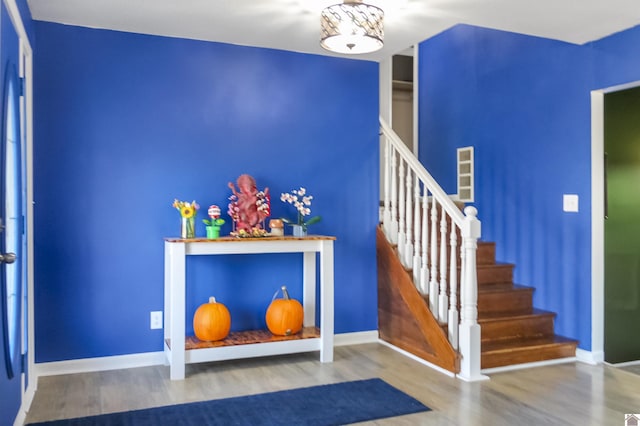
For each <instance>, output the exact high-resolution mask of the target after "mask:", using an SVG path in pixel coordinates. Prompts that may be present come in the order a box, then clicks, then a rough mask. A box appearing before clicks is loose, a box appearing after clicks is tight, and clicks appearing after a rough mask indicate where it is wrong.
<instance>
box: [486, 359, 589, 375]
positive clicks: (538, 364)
mask: <svg viewBox="0 0 640 426" xmlns="http://www.w3.org/2000/svg"><path fill="white" fill-rule="evenodd" d="M576 361H578V359H577V358H576V357H574V356H572V357H568V358H558V359H549V360H547V361H536V362H525V363H522V364H514V365H505V366H504V367H494V368H483V369H482V374H493V373H504V372H506V371H515V370H523V369H525V368H534V367H545V366H548V365H557V364H567V363H569V362H576Z"/></svg>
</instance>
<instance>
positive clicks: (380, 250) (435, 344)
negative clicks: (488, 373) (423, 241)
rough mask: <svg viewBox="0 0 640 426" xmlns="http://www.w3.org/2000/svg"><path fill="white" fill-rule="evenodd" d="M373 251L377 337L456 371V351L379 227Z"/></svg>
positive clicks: (458, 365)
mask: <svg viewBox="0 0 640 426" xmlns="http://www.w3.org/2000/svg"><path fill="white" fill-rule="evenodd" d="M376 253H377V257H378V261H377V265H378V330H379V333H380V338H381V339H382V340H384V341H386V342H389V343H391V344H392V345H394V346H397V347H399V348H401V349H403V350H405V351H407V352H410V353H412V354H414V355H416V356H418V357H420V358H422V359H424V360H426V361H428V362H430V363H432V364H435V365H437V366H439V367H441V368H443V369H445V370H447V371H450V372H452V373H458V372H459V371H460V354H459V353H458V352H457V351H456V350H455V349H454V348H453V347H452V346H451V344H450V343H449V341H448V339H447V336H446V335H445V333H444V331H443V330H442V328H441V327H440V324H439V323H438V321H437V320H436V319H435V317H434V316H433V314H432V313H431V311H430V309H429V307H428V305H427V303H426V302H425V300H424V298H423V297H422V295H421V294H420V293H419V292H418V290H417V289H416V287H415V285H414V284H413V280H412V278H411V276H410V275H409V273H407V271H406V270H405V268H404V267H403V265H402V263H401V262H400V259H399V258H398V256H397V255H396V253H395V251H394V249H393V247H392V246H391V244H390V243H389V242H388V241H387V238H386V237H385V235H384V233H383V232H382V230H381V229H380V227H378V228H377V230H376Z"/></svg>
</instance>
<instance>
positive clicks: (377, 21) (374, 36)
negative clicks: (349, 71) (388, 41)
mask: <svg viewBox="0 0 640 426" xmlns="http://www.w3.org/2000/svg"><path fill="white" fill-rule="evenodd" d="M320 32H321V34H320V36H321V38H320V45H321V46H322V47H324V48H325V49H327V50H329V51H331V52H336V53H346V54H359V53H371V52H375V51H376V50H379V49H381V48H382V45H383V43H384V12H383V10H382V9H380V8H379V7H376V6H371V5H369V4H365V3H363V2H362V0H344V3H340V4H334V5H333V6H329V7H327V8H325V9H324V10H323V11H322V14H321V15H320Z"/></svg>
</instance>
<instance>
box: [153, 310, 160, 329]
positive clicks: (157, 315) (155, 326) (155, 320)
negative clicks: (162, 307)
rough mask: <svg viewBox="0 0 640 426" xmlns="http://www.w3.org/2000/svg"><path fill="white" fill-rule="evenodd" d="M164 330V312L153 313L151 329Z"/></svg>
mask: <svg viewBox="0 0 640 426" xmlns="http://www.w3.org/2000/svg"><path fill="white" fill-rule="evenodd" d="M158 328H162V311H152V312H151V329H152V330H156V329H158Z"/></svg>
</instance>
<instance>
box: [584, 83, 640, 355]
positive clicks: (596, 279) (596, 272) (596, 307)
mask: <svg viewBox="0 0 640 426" xmlns="http://www.w3.org/2000/svg"><path fill="white" fill-rule="evenodd" d="M639 86H640V81H635V82H631V83H626V84H620V85H616V86H611V87H607V88H604V89H598V90H592V91H591V358H592V361H593V362H595V363H603V362H604V285H605V282H604V237H605V235H604V203H605V200H604V193H605V192H604V124H605V123H604V97H605V95H606V94H608V93H613V92H618V91H621V90H627V89H631V88H634V87H639Z"/></svg>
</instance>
